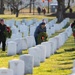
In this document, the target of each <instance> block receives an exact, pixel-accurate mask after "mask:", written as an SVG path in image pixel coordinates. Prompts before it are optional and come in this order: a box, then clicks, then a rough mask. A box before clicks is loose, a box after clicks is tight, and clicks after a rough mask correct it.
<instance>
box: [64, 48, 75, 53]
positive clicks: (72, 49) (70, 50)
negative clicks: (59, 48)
mask: <svg viewBox="0 0 75 75" xmlns="http://www.w3.org/2000/svg"><path fill="white" fill-rule="evenodd" d="M64 51H65V52H73V51H75V48H70V49H64Z"/></svg>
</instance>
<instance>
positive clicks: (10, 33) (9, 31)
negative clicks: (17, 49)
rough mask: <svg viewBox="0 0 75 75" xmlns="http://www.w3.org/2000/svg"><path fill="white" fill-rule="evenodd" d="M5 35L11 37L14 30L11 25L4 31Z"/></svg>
mask: <svg viewBox="0 0 75 75" xmlns="http://www.w3.org/2000/svg"><path fill="white" fill-rule="evenodd" d="M4 35H5V36H6V38H11V35H12V31H11V29H10V27H6V30H5V31H4Z"/></svg>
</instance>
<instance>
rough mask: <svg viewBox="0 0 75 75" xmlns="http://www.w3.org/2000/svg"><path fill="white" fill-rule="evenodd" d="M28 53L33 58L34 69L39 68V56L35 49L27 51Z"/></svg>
mask: <svg viewBox="0 0 75 75" xmlns="http://www.w3.org/2000/svg"><path fill="white" fill-rule="evenodd" d="M28 53H29V54H30V55H32V56H33V58H34V67H37V66H40V56H39V54H38V49H37V48H36V47H31V48H29V49H28Z"/></svg>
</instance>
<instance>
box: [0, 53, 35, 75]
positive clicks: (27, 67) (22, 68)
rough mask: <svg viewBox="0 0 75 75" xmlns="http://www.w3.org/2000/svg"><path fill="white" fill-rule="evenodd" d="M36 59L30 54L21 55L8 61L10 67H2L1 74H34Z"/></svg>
mask: <svg viewBox="0 0 75 75" xmlns="http://www.w3.org/2000/svg"><path fill="white" fill-rule="evenodd" d="M33 67H34V59H33V56H31V55H30V54H25V55H20V58H19V59H13V60H10V61H9V62H8V68H0V75H26V74H32V73H33Z"/></svg>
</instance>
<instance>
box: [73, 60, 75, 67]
mask: <svg viewBox="0 0 75 75" xmlns="http://www.w3.org/2000/svg"><path fill="white" fill-rule="evenodd" d="M73 68H75V60H73Z"/></svg>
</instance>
